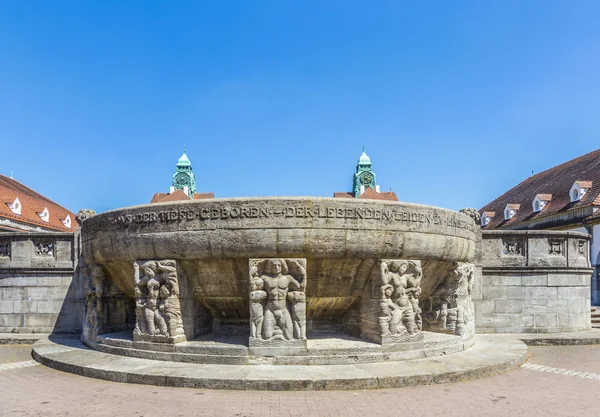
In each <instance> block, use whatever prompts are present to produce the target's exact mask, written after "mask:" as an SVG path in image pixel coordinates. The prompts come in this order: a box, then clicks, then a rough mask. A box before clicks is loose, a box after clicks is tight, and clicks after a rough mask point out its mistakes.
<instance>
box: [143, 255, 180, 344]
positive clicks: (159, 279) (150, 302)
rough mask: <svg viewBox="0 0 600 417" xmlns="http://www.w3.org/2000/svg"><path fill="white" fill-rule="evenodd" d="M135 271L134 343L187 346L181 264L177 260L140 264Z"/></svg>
mask: <svg viewBox="0 0 600 417" xmlns="http://www.w3.org/2000/svg"><path fill="white" fill-rule="evenodd" d="M133 268H134V277H133V279H134V285H135V286H134V292H135V298H136V299H135V317H136V322H135V330H134V331H133V338H134V340H142V341H148V342H162V343H179V342H185V340H186V338H185V335H184V331H183V321H182V318H181V306H180V302H179V296H180V289H179V279H178V276H177V264H176V262H175V261H174V260H161V261H137V262H134V264H133Z"/></svg>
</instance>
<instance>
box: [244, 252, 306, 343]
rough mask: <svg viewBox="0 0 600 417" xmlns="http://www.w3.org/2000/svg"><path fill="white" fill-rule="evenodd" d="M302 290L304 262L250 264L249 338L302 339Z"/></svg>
mask: <svg viewBox="0 0 600 417" xmlns="http://www.w3.org/2000/svg"><path fill="white" fill-rule="evenodd" d="M305 289H306V266H305V261H304V260H301V259H285V260H284V259H267V260H258V259H255V260H251V261H250V337H251V338H255V339H262V340H271V339H283V340H293V339H306V295H305V293H304V290H305Z"/></svg>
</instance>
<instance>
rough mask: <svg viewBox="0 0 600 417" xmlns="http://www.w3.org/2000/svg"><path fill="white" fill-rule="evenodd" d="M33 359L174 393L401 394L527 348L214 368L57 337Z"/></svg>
mask: <svg viewBox="0 0 600 417" xmlns="http://www.w3.org/2000/svg"><path fill="white" fill-rule="evenodd" d="M32 356H33V357H34V359H35V360H37V361H38V362H40V363H42V364H44V365H47V366H50V367H52V368H55V369H58V370H62V371H66V372H71V373H74V374H78V375H83V376H87V377H92V378H99V379H105V380H109V381H117V382H130V383H139V384H149V385H164V386H173V387H196V388H213V389H236V390H324V389H352V390H354V389H371V388H396V387H404V386H416V385H427V384H434V383H446V382H455V381H461V380H466V379H473V378H479V377H484V376H489V375H492V374H495V373H499V372H504V371H507V370H509V369H512V368H514V367H517V366H519V365H521V364H522V363H523V362H524V361H525V360H526V359H527V346H526V345H525V344H524V343H523V342H521V341H519V340H518V339H517V338H516V337H514V336H510V335H479V336H477V342H476V343H475V345H474V346H473V347H471V348H470V349H467V350H465V351H462V352H459V353H455V354H452V355H447V356H438V357H434V358H427V359H415V360H406V361H399V362H380V363H364V364H354V365H211V364H190V363H181V362H164V361H156V360H149V359H139V358H128V357H123V356H118V355H111V354H107V353H102V352H98V351H95V350H92V349H89V348H87V347H85V346H84V345H82V344H81V343H80V342H79V340H78V338H77V337H73V336H52V337H51V338H50V339H48V338H45V339H42V340H40V341H38V342H37V343H36V344H35V345H34V346H33V353H32Z"/></svg>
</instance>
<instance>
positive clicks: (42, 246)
mask: <svg viewBox="0 0 600 417" xmlns="http://www.w3.org/2000/svg"><path fill="white" fill-rule="evenodd" d="M33 246H34V253H35V255H36V256H41V257H53V256H54V242H50V241H45V240H34V241H33Z"/></svg>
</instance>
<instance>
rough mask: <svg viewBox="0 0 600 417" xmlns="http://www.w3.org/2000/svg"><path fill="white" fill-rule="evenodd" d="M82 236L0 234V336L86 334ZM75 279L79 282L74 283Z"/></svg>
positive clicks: (62, 234) (64, 234)
mask: <svg viewBox="0 0 600 417" xmlns="http://www.w3.org/2000/svg"><path fill="white" fill-rule="evenodd" d="M77 238H78V235H76V234H73V233H0V245H2V246H3V247H5V248H8V250H5V251H2V253H1V254H0V333H51V332H59V333H75V332H80V331H81V327H82V318H83V311H84V304H85V293H84V288H83V285H82V282H83V281H82V280H80V279H77V278H76V277H77V275H76V266H77V258H78V254H77V253H78V251H77V247H78V242H77ZM74 277H75V278H74Z"/></svg>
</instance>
